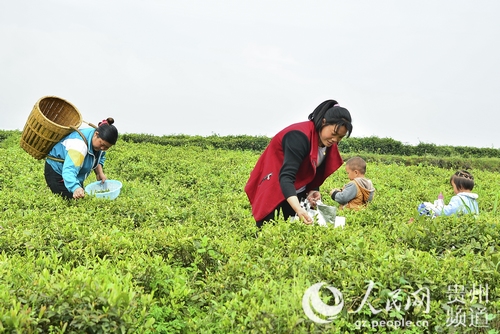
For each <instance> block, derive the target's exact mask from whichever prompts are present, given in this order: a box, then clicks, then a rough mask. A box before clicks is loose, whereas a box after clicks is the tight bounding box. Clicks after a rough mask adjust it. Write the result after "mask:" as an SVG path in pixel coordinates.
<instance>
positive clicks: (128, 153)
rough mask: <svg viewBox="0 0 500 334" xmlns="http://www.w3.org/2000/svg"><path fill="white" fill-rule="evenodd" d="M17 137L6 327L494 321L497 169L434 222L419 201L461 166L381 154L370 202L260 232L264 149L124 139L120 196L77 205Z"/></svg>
mask: <svg viewBox="0 0 500 334" xmlns="http://www.w3.org/2000/svg"><path fill="white" fill-rule="evenodd" d="M19 138H20V134H13V135H11V136H9V137H7V138H6V139H4V140H3V141H0V156H1V159H0V251H1V252H0V332H6V333H324V332H328V333H370V332H373V333H375V332H377V333H455V332H456V333H490V334H493V333H499V332H500V320H499V318H498V313H499V311H500V300H499V295H500V255H499V242H498V240H500V228H499V225H498V223H499V218H498V213H499V208H498V204H499V195H500V175H499V174H498V173H494V172H489V171H487V170H472V173H473V174H474V176H475V179H476V187H475V189H474V191H475V192H477V193H478V194H479V207H480V211H481V214H480V216H479V217H478V218H474V217H467V216H464V217H460V218H457V217H438V218H436V219H430V218H428V217H420V216H418V214H417V212H416V207H417V205H418V204H419V203H420V202H422V201H433V200H434V199H436V197H437V195H438V194H439V192H443V194H444V196H445V202H448V201H449V199H450V198H451V196H452V195H453V192H452V188H451V186H450V184H449V178H450V176H451V175H452V174H453V172H454V170H450V169H440V168H436V167H422V166H401V165H397V164H384V163H382V162H377V163H372V164H369V165H368V170H367V177H369V178H371V179H372V180H373V183H374V185H375V187H376V189H377V193H376V195H375V200H374V202H373V203H372V204H371V205H370V206H369V207H368V208H367V209H365V210H362V211H359V212H347V211H346V212H341V213H339V214H340V215H342V216H345V217H346V226H345V228H343V229H342V228H332V227H321V226H317V225H315V226H306V225H304V224H302V223H299V222H286V221H282V220H280V221H278V222H277V223H276V224H269V225H266V226H264V228H263V229H262V231H261V232H260V233H259V235H258V237H256V236H255V232H256V229H255V222H254V220H253V218H252V216H251V211H250V205H249V203H248V200H247V198H246V195H245V193H244V191H243V187H244V185H245V183H246V180H247V178H248V175H249V173H250V171H251V169H252V168H253V166H254V164H255V162H256V160H257V158H258V156H259V154H258V153H256V152H251V151H242V150H240V151H236V150H234V151H230V150H222V149H210V148H208V149H204V148H200V147H195V146H189V145H187V146H180V147H171V146H161V145H155V144H150V143H140V144H138V143H127V142H124V141H118V143H117V145H116V146H114V147H113V148H111V149H110V150H109V152H108V153H109V154H108V160H107V164H106V166H105V173H106V174H107V176H108V178H110V179H117V180H120V181H121V182H122V183H123V189H122V191H121V194H120V196H119V197H118V198H117V199H116V200H114V201H109V200H99V199H96V198H93V197H90V196H87V197H85V198H84V199H82V200H79V201H69V202H68V201H65V200H63V199H61V198H60V197H58V196H55V195H52V194H51V192H50V191H49V190H48V188H47V187H46V185H45V181H44V177H43V165H44V161H38V160H35V159H34V158H32V157H31V156H29V155H28V154H27V153H26V152H24V151H23V150H22V149H21V148H20V147H19ZM93 181H95V179H94V178H93V176H92V177H90V178H89V179H88V180H87V182H86V184H88V183H90V182H93ZM346 182H347V175H346V173H345V171H344V168H343V167H342V168H341V169H340V170H339V171H338V172H337V173H335V174H334V175H333V176H332V177H330V178H329V179H328V180H327V182H326V183H325V184H324V185H323V187H322V189H321V190H322V193H323V197H324V202H325V203H326V204H329V205H335V204H334V203H333V201H332V200H331V199H330V198H329V197H328V191H329V190H330V189H332V188H335V187H341V186H342V185H343V184H344V183H346ZM411 218H414V221H413V223H408V222H409V220H410V219H411ZM314 287H316V290H314ZM306 291H307V292H308V293H307V294H306Z"/></svg>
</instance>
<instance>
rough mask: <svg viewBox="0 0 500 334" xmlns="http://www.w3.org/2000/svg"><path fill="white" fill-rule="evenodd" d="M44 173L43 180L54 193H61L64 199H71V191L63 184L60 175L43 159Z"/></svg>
mask: <svg viewBox="0 0 500 334" xmlns="http://www.w3.org/2000/svg"><path fill="white" fill-rule="evenodd" d="M44 174H45V182H47V185H48V186H49V188H50V190H51V191H52V192H53V193H54V194H58V195H61V196H62V197H64V198H66V199H73V193H71V192H70V191H69V190H68V188H66V186H65V185H64V180H63V178H62V175H60V174H58V173H56V172H55V171H54V169H52V167H51V166H50V165H49V163H48V162H47V161H45V171H44Z"/></svg>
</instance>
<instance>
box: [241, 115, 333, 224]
mask: <svg viewBox="0 0 500 334" xmlns="http://www.w3.org/2000/svg"><path fill="white" fill-rule="evenodd" d="M292 130H299V131H301V132H303V133H304V134H305V135H306V136H307V138H308V139H309V143H310V144H311V148H310V151H309V156H308V157H307V158H306V159H304V161H302V164H301V165H300V168H299V170H298V172H297V175H296V176H295V183H294V184H295V189H300V188H302V187H303V186H306V190H307V191H308V190H311V189H316V188H318V187H319V186H321V185H322V184H323V182H324V181H325V179H326V178H327V177H328V176H330V175H331V174H333V172H335V171H336V170H337V169H339V167H340V166H342V164H343V160H342V157H341V156H340V154H339V150H338V147H337V144H334V145H332V146H331V147H328V148H327V149H326V156H325V160H323V163H322V164H321V166H320V168H318V169H317V168H316V165H317V161H318V139H319V138H318V133H317V132H316V129H315V127H314V122H312V121H306V122H301V123H296V124H292V125H290V126H288V127H286V128H285V129H283V130H281V131H280V132H278V133H277V134H276V136H274V137H273V138H272V139H271V141H270V142H269V145H268V146H267V148H266V149H265V150H264V152H263V153H262V155H261V156H260V158H259V160H257V164H256V165H255V167H254V169H253V170H252V172H251V173H250V178H249V179H248V181H247V184H246V186H245V192H246V194H247V196H248V199H249V201H250V204H251V205H252V214H253V216H254V218H255V220H256V221H259V220H262V219H264V218H265V217H266V216H267V215H268V214H270V213H271V212H273V211H274V210H275V209H276V208H277V207H278V205H279V204H280V203H281V202H283V201H284V200H285V196H284V195H283V193H282V191H281V187H280V182H279V173H280V169H281V166H282V165H283V160H284V153H283V146H282V142H281V141H282V139H283V136H284V135H285V134H286V133H288V132H289V131H292Z"/></svg>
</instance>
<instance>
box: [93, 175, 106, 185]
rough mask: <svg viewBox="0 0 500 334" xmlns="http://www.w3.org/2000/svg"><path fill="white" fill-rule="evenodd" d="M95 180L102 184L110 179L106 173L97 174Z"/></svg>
mask: <svg viewBox="0 0 500 334" xmlns="http://www.w3.org/2000/svg"><path fill="white" fill-rule="evenodd" d="M95 178H96V179H97V181H101V183H104V182H105V181H106V180H107V179H108V177H107V176H106V175H105V174H104V173H99V174H97V173H96V175H95Z"/></svg>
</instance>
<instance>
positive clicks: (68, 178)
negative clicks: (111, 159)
mask: <svg viewBox="0 0 500 334" xmlns="http://www.w3.org/2000/svg"><path fill="white" fill-rule="evenodd" d="M95 130H96V129H94V128H86V129H81V130H80V132H81V133H82V134H83V135H84V136H85V138H86V139H87V143H88V145H86V144H85V141H84V140H83V138H82V136H80V134H79V133H78V132H77V131H74V132H72V133H70V134H69V135H67V136H66V137H64V138H63V139H61V141H59V142H58V143H57V144H56V145H55V146H54V147H53V148H52V150H50V152H49V155H50V156H52V157H54V158H59V159H63V160H64V163H62V162H58V161H54V160H51V159H47V163H48V164H49V165H50V166H51V167H52V169H54V171H55V172H56V173H58V174H60V175H61V176H62V178H63V180H64V185H65V186H66V188H67V189H68V190H69V191H70V192H72V193H73V192H75V190H76V189H78V188H83V182H84V181H85V179H86V178H87V177H88V175H89V173H90V171H91V170H93V169H94V168H96V167H97V165H99V164H100V165H102V166H104V161H105V160H106V152H104V151H97V152H94V149H93V147H92V137H93V136H94V132H95Z"/></svg>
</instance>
